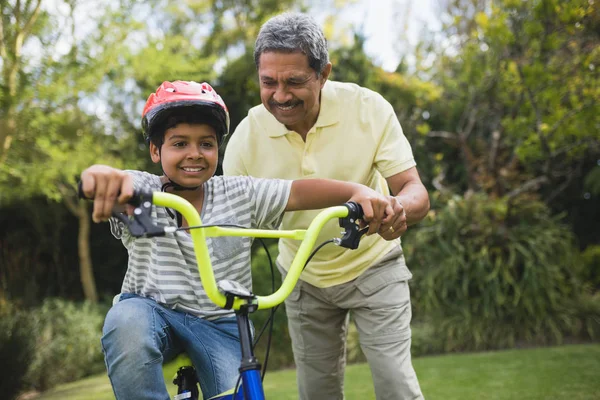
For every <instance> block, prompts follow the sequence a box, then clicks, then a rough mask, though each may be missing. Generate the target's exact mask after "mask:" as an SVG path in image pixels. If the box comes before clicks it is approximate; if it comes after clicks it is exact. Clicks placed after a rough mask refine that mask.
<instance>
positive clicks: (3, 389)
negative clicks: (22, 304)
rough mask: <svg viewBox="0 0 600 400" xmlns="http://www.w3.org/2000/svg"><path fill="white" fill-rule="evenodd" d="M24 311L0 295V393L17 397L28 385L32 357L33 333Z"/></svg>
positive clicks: (12, 397) (9, 397)
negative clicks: (26, 383) (27, 374)
mask: <svg viewBox="0 0 600 400" xmlns="http://www.w3.org/2000/svg"><path fill="white" fill-rule="evenodd" d="M30 325H31V324H30V323H29V320H28V319H27V317H26V315H24V313H22V312H20V311H18V310H17V309H16V308H15V307H14V306H13V305H12V304H10V303H8V302H6V301H4V300H2V299H1V298H0V371H2V379H0V393H2V397H3V398H6V399H9V400H10V399H14V398H15V397H16V396H17V395H18V394H19V392H20V390H21V389H22V388H23V387H24V385H25V374H26V373H27V368H28V365H29V363H30V361H31V359H32V358H33V352H34V348H33V337H32V335H31V329H30Z"/></svg>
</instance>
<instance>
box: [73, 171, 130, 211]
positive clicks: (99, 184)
mask: <svg viewBox="0 0 600 400" xmlns="http://www.w3.org/2000/svg"><path fill="white" fill-rule="evenodd" d="M81 189H82V191H83V194H84V195H85V197H87V198H89V199H93V200H94V211H93V213H92V219H93V220H94V222H101V221H107V220H108V218H109V217H110V216H111V214H112V212H113V211H115V206H116V205H117V204H122V205H124V204H126V203H127V201H128V200H129V199H130V198H131V197H132V196H133V180H132V178H131V176H130V175H129V174H127V173H126V172H125V171H122V170H120V169H116V168H112V167H109V166H107V165H92V166H91V167H89V168H87V169H86V170H85V171H83V172H82V173H81ZM129 207H130V206H129ZM122 210H123V211H124V210H125V207H123V209H122Z"/></svg>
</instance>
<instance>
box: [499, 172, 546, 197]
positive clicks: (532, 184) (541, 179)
mask: <svg viewBox="0 0 600 400" xmlns="http://www.w3.org/2000/svg"><path fill="white" fill-rule="evenodd" d="M544 183H548V178H547V177H546V176H538V177H537V178H534V179H531V180H529V181H527V182H525V183H524V184H523V185H521V186H519V187H518V188H516V189H514V190H512V191H510V192H509V193H508V194H507V195H506V196H507V197H508V198H509V199H512V198H514V197H517V196H518V195H520V194H521V193H525V192H528V191H530V190H536V189H538V188H539V187H540V185H542V184H544Z"/></svg>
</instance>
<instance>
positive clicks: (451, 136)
mask: <svg viewBox="0 0 600 400" xmlns="http://www.w3.org/2000/svg"><path fill="white" fill-rule="evenodd" d="M427 137H431V138H442V139H448V140H453V141H458V135H457V134H456V133H453V132H448V131H429V132H428V133H427Z"/></svg>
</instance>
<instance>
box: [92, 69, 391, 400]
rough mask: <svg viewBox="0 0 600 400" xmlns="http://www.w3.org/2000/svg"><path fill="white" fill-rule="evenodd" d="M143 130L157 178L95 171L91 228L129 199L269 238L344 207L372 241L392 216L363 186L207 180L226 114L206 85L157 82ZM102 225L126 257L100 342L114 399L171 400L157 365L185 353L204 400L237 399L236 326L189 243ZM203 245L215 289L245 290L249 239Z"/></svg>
mask: <svg viewBox="0 0 600 400" xmlns="http://www.w3.org/2000/svg"><path fill="white" fill-rule="evenodd" d="M142 128H143V130H144V134H145V135H146V138H147V140H148V141H149V146H150V156H151V158H152V161H154V162H155V163H160V166H161V168H162V171H163V175H162V176H156V175H153V174H150V173H146V172H141V171H121V170H118V169H114V168H111V167H108V166H103V165H94V166H92V167H90V168H88V169H86V170H85V171H84V172H83V173H82V174H81V180H82V189H83V192H84V193H85V195H86V196H87V197H90V198H94V211H93V219H94V221H96V222H99V221H103V220H107V219H109V218H110V215H111V211H112V209H113V206H115V205H116V203H120V204H123V203H125V202H126V201H127V200H128V199H129V198H130V197H131V195H132V193H133V190H134V188H135V189H141V188H145V189H147V190H152V191H156V190H166V191H169V192H172V193H175V194H177V195H179V196H181V197H183V198H185V199H186V200H188V201H189V202H190V203H191V204H192V205H193V206H195V207H196V209H197V210H198V212H200V215H201V218H202V221H203V223H205V224H236V225H243V226H246V227H248V228H262V229H276V228H277V227H278V225H279V223H280V222H281V219H282V216H283V213H284V212H285V211H294V210H305V209H318V208H325V207H329V206H334V205H340V204H342V203H344V202H346V201H349V200H352V201H355V202H357V203H359V204H360V205H361V206H362V208H363V211H364V214H365V217H364V220H365V221H366V222H368V223H369V231H368V234H372V233H375V232H377V231H378V229H379V226H380V225H381V224H382V223H385V222H387V221H388V220H389V219H390V218H392V216H393V209H392V207H391V206H390V203H389V201H388V200H387V198H386V197H384V196H382V195H381V194H379V193H377V192H375V191H374V190H372V189H370V188H367V187H366V186H362V185H359V184H354V183H346V182H340V181H333V180H323V179H309V180H296V181H287V180H277V179H255V178H251V177H221V176H219V177H213V174H214V172H215V170H216V167H217V160H218V145H219V144H220V142H221V140H222V138H223V136H224V135H226V134H227V132H228V129H229V114H228V111H227V108H226V106H225V104H224V103H223V101H222V99H221V97H220V96H219V95H218V94H217V93H216V92H215V91H214V90H213V89H212V87H210V85H208V84H206V83H202V84H199V83H196V82H182V81H175V82H164V83H163V84H162V85H161V86H160V87H159V88H158V89H157V91H156V93H153V94H151V95H150V97H149V98H148V101H147V103H146V106H145V108H144V111H143V114H142ZM119 193H120V194H119ZM152 217H153V219H154V220H155V223H157V224H159V225H169V226H183V227H185V226H188V223H187V221H185V219H183V218H182V217H181V215H179V214H178V213H174V212H172V211H171V210H168V209H165V208H161V207H153V210H152ZM110 221H111V230H112V233H113V234H114V235H115V236H116V237H117V238H120V239H121V240H122V241H123V244H124V245H125V247H126V248H127V250H128V253H129V262H128V268H127V273H126V275H125V278H124V280H123V286H122V289H121V295H120V296H119V301H118V302H117V303H116V304H115V305H114V306H113V307H112V308H111V309H110V311H109V312H108V314H107V316H106V320H105V323H104V328H103V337H102V347H103V351H104V354H105V360H106V366H107V370H108V375H109V377H110V380H111V384H112V386H113V390H114V392H115V396H116V398H117V399H119V400H122V399H157V398H160V399H163V398H164V399H168V398H169V395H168V393H167V390H166V388H165V385H164V381H163V377H162V364H163V362H165V361H168V360H170V359H172V358H173V357H175V356H176V355H177V354H179V353H181V352H182V351H185V352H186V353H187V354H188V355H189V356H190V358H191V359H192V362H193V364H194V366H195V367H196V371H197V374H198V380H199V383H200V387H201V390H202V392H203V396H204V398H210V397H212V396H215V395H217V394H219V393H221V392H224V391H226V390H228V389H230V388H232V387H234V386H235V382H236V379H237V376H238V371H237V366H238V364H239V360H240V357H241V354H240V349H239V340H238V333H237V325H236V320H235V318H234V317H233V316H232V313H231V311H229V310H222V309H219V308H218V307H216V306H215V305H214V304H213V303H212V302H211V301H210V300H209V299H208V297H207V296H206V294H205V293H204V290H203V288H202V284H201V282H200V280H199V277H198V272H197V265H196V260H195V257H194V251H193V246H192V243H191V239H190V236H189V234H188V233H187V232H185V231H178V232H176V233H174V234H169V235H167V236H165V237H159V238H140V239H134V238H132V237H131V236H130V235H129V233H128V232H127V230H125V229H123V225H121V224H119V223H117V222H116V221H115V220H114V219H110ZM207 245H208V248H209V251H210V254H211V262H212V265H213V269H214V274H215V278H216V279H217V281H219V280H222V279H231V280H235V281H237V282H239V283H240V284H242V285H243V286H244V287H248V288H249V287H251V274H250V273H251V271H250V248H251V239H250V238H239V237H219V238H207Z"/></svg>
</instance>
